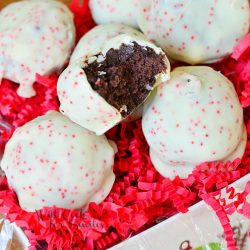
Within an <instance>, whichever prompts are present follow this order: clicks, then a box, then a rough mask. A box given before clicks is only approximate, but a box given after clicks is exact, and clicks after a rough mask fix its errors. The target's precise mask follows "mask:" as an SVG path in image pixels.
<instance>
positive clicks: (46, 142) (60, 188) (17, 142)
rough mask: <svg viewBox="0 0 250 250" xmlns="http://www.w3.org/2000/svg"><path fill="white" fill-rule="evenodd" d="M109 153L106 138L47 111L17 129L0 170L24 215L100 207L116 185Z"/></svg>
mask: <svg viewBox="0 0 250 250" xmlns="http://www.w3.org/2000/svg"><path fill="white" fill-rule="evenodd" d="M113 163H114V149H113V147H112V146H111V145H110V144H109V142H108V140H107V139H106V137H105V136H99V137H98V136H96V135H95V134H94V133H92V132H90V131H88V130H86V129H84V128H82V127H80V126H78V125H77V124H75V123H73V122H71V121H70V120H69V119H68V118H67V117H65V116H63V115H62V114H60V113H59V112H56V111H52V112H49V113H47V114H46V115H44V116H41V117H38V118H36V119H35V120H33V121H31V122H29V123H27V124H25V125H24V126H22V127H20V128H18V129H17V130H16V131H15V133H14V134H13V136H12V138H11V139H10V140H9V142H8V143H7V145H6V148H5V152H4V156H3V159H2V162H1V167H2V169H3V170H4V171H5V174H6V176H7V179H8V183H9V185H10V186H11V187H13V188H14V190H15V191H16V193H17V196H18V200H19V204H20V206H21V207H22V208H23V209H25V210H27V211H34V210H36V209H41V208H42V207H44V206H54V205H55V206H57V207H62V208H68V209H80V208H83V207H86V206H87V205H88V203H89V202H90V201H93V202H96V203H100V202H101V201H103V200H104V199H105V197H106V196H107V195H108V194H109V192H110V190H111V188H112V185H113V183H114V180H115V176H114V174H113Z"/></svg>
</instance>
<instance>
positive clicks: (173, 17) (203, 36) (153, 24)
mask: <svg viewBox="0 0 250 250" xmlns="http://www.w3.org/2000/svg"><path fill="white" fill-rule="evenodd" d="M140 6H141V7H140V11H139V17H138V21H139V26H140V28H141V29H142V31H143V32H144V33H145V34H146V35H147V36H148V37H149V38H150V39H152V40H154V41H155V42H156V43H157V45H159V46H160V47H161V48H162V49H163V50H165V51H166V52H167V54H168V55H170V56H171V57H172V58H174V59H176V60H180V61H184V62H187V63H190V64H199V63H212V62H216V61H219V60H221V59H222V58H224V57H225V56H227V55H229V54H230V53H232V52H233V49H234V47H235V46H236V45H237V44H238V43H239V42H240V40H241V39H242V38H243V37H244V35H246V34H247V32H248V31H249V20H250V12H249V2H248V0H233V1H230V0H220V1H215V0H203V1H201V0H185V1H180V0H152V1H142V2H141V5H140Z"/></svg>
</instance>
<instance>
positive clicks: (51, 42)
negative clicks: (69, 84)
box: [0, 0, 75, 97]
mask: <svg viewBox="0 0 250 250" xmlns="http://www.w3.org/2000/svg"><path fill="white" fill-rule="evenodd" d="M74 43H75V28H74V23H73V15H72V13H71V12H70V11H69V9H68V8H67V6H66V5H64V4H62V3H60V2H57V1H53V0H43V1H35V0H30V1H27V0H26V1H21V2H16V3H12V4H10V5H8V6H7V7H6V8H4V9H2V10H1V12H0V82H1V79H2V78H6V79H9V80H11V81H14V82H16V83H19V84H20V87H19V89H18V94H19V95H20V96H22V97H31V96H34V95H35V91H34V89H33V88H32V85H33V83H34V82H35V80H36V73H38V74H41V75H48V74H50V73H52V72H54V71H57V70H60V69H61V68H62V67H63V66H64V65H65V63H66V61H67V59H68V58H69V55H70V53H71V50H72V47H73V46H74Z"/></svg>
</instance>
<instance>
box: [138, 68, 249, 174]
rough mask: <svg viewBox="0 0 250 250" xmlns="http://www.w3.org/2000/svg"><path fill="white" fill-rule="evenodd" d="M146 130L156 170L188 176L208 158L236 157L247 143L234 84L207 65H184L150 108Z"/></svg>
mask: <svg viewBox="0 0 250 250" xmlns="http://www.w3.org/2000/svg"><path fill="white" fill-rule="evenodd" d="M142 128H143V132H144V135H145V137H146V139H147V141H148V143H149V146H150V157H151V160H152V162H153V164H154V166H155V168H156V169H157V170H158V171H159V172H160V173H161V174H162V175H163V176H165V177H170V178H172V177H174V176H175V175H179V176H181V177H187V175H188V174H190V173H191V172H192V170H193V168H194V167H195V166H196V165H198V164H201V163H203V162H212V161H221V160H222V161H225V160H234V159H235V158H237V157H242V155H243V153H244V149H245V146H246V129H245V125H244V122H243V110H242V107H241V105H240V102H239V100H238V96H237V94H236V92H235V89H234V86H233V84H232V83H231V82H230V81H229V80H228V79H227V78H225V77H224V76H223V75H222V74H220V73H219V72H216V71H214V70H213V69H212V68H209V67H204V66H193V67H192V66H190V67H179V68H176V69H175V70H174V71H173V72H172V73H171V79H170V80H169V81H167V82H164V83H163V84H161V85H160V86H159V87H158V88H157V91H156V93H155V95H154V97H152V100H151V102H150V103H149V104H148V105H147V106H146V107H145V110H144V114H143V120H142Z"/></svg>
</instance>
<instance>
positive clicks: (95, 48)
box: [70, 24, 146, 63]
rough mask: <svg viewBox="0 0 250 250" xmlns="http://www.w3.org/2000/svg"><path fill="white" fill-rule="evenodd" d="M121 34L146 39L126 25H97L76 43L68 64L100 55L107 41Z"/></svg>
mask: <svg viewBox="0 0 250 250" xmlns="http://www.w3.org/2000/svg"><path fill="white" fill-rule="evenodd" d="M122 34H130V35H134V36H137V37H140V38H142V39H146V37H145V36H144V35H143V34H142V33H141V32H139V31H138V30H136V29H134V28H131V27H130V26H127V25H123V24H102V25H97V26H96V27H94V28H93V29H91V30H90V31H89V32H88V33H86V34H85V35H84V36H83V37H82V38H81V39H80V41H79V42H78V43H77V45H76V47H75V49H74V51H73V53H72V55H71V57H70V63H72V62H75V61H77V60H82V58H87V57H90V56H93V55H96V54H99V53H101V52H102V51H101V50H102V47H103V45H104V44H105V42H106V41H107V40H109V39H111V38H114V37H116V36H118V35H122Z"/></svg>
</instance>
